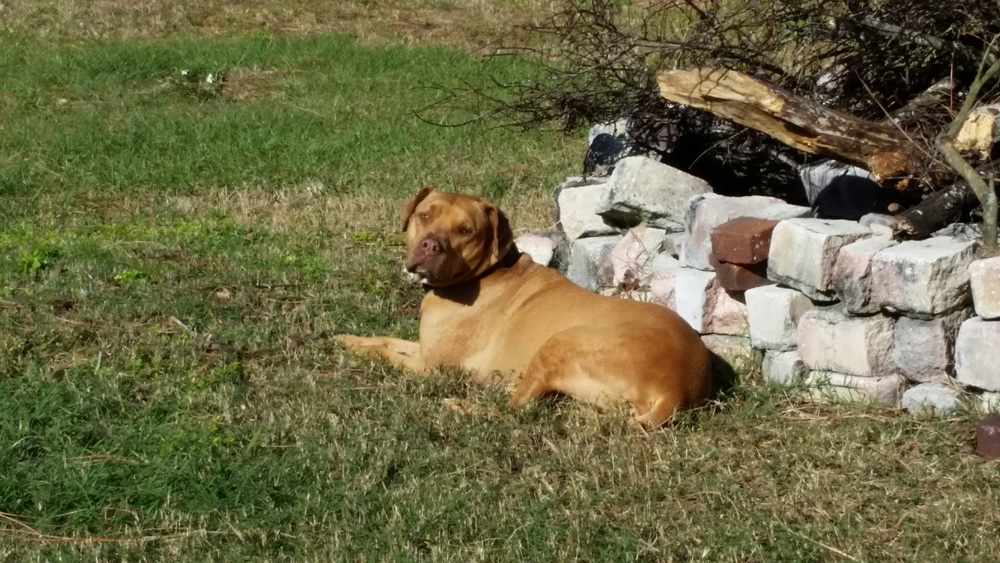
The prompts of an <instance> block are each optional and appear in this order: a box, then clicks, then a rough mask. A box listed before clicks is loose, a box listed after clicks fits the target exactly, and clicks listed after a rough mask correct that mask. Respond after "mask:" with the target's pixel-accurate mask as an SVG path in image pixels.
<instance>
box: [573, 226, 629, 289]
mask: <svg viewBox="0 0 1000 563" xmlns="http://www.w3.org/2000/svg"><path fill="white" fill-rule="evenodd" d="M621 238H622V237H621V236H608V237H593V238H583V239H578V240H575V241H573V247H572V252H571V253H570V257H569V268H567V270H566V277H567V278H569V279H570V281H572V282H573V283H575V284H577V285H579V286H580V287H584V288H587V289H589V290H591V291H597V290H599V289H602V288H606V287H610V286H611V284H612V283H613V282H614V276H615V272H614V268H613V267H612V265H611V251H612V250H614V248H615V245H617V244H618V242H619V241H620V240H621Z"/></svg>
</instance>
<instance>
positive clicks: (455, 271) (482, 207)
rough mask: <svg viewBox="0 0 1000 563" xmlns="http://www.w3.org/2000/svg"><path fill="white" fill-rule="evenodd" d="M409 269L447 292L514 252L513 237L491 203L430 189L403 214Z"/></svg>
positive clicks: (501, 216) (407, 206) (416, 198)
mask: <svg viewBox="0 0 1000 563" xmlns="http://www.w3.org/2000/svg"><path fill="white" fill-rule="evenodd" d="M401 218H402V220H403V231H405V232H406V247H407V256H406V270H407V271H408V272H410V273H412V274H414V275H415V276H418V277H419V278H420V281H421V282H422V283H423V284H424V285H427V286H430V287H446V286H449V285H455V284H458V283H462V282H465V281H469V280H471V279H475V278H477V277H479V276H481V275H482V274H483V273H485V272H486V271H487V270H488V269H490V268H491V267H492V266H493V265H495V264H497V263H498V262H500V261H501V260H503V259H504V257H505V256H506V255H507V253H508V252H509V251H510V249H511V247H512V246H513V244H514V235H513V233H512V232H511V230H510V224H509V223H508V222H507V218H506V217H505V216H504V214H503V213H502V212H501V211H500V210H499V209H497V208H496V206H494V205H493V204H491V203H489V202H488V201H485V200H482V199H479V198H476V197H471V196H467V195H462V194H450V193H441V192H438V191H436V190H435V189H434V188H431V187H425V188H423V189H421V190H420V192H419V193H418V194H417V195H415V196H413V197H412V198H410V200H409V201H407V202H406V204H405V205H404V206H403V211H402V213H401Z"/></svg>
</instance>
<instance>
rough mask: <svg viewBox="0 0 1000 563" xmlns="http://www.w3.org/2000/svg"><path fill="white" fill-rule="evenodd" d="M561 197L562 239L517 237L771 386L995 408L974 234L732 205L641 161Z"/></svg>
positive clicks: (989, 291) (995, 292) (929, 405)
mask: <svg viewBox="0 0 1000 563" xmlns="http://www.w3.org/2000/svg"><path fill="white" fill-rule="evenodd" d="M556 199H557V207H558V215H559V228H560V232H558V233H532V234H529V235H525V236H522V237H520V238H519V239H518V246H519V247H521V248H522V250H524V251H526V252H528V253H529V254H531V255H532V256H533V257H535V259H536V260H537V261H539V262H541V263H543V264H546V265H550V264H553V262H554V263H555V265H556V266H557V267H560V268H561V269H563V270H564V271H565V272H566V275H567V276H568V277H569V278H570V279H571V280H573V281H574V282H575V283H577V284H579V285H581V286H583V287H586V288H588V289H591V290H594V291H599V292H601V293H605V294H609V295H620V296H622V297H623V298H630V299H640V300H645V301H651V302H654V303H658V304H661V305H663V306H665V307H669V308H671V309H673V310H675V311H677V313H678V314H680V316H681V317H683V318H684V320H686V321H687V322H688V323H689V324H690V325H691V326H692V327H694V328H695V329H696V330H698V331H699V332H700V333H701V334H702V335H704V336H703V338H704V339H705V341H706V343H707V344H708V345H709V346H710V347H711V348H713V349H715V350H716V351H717V352H719V353H720V354H721V355H723V356H725V357H727V358H728V359H729V360H730V361H731V362H733V363H734V364H736V365H737V367H746V364H754V363H755V364H756V365H758V366H759V368H760V371H761V373H762V375H763V378H764V379H765V380H767V381H770V382H774V383H777V384H780V385H791V386H796V387H801V388H804V389H807V390H809V392H811V393H813V394H816V395H820V396H824V397H830V396H833V397H837V398H840V399H848V400H857V399H860V400H874V401H878V402H882V403H886V404H890V405H897V406H901V407H902V408H904V409H907V410H911V411H917V410H920V411H927V410H930V411H933V412H938V413H946V412H950V411H953V410H955V409H957V408H959V407H960V406H961V405H962V404H963V403H965V404H971V405H973V406H975V407H977V408H983V409H984V410H996V408H997V406H998V403H1000V369H998V368H997V366H996V364H994V363H993V362H994V361H998V360H996V359H994V358H1000V355H998V354H1000V353H998V352H997V351H996V350H994V348H993V347H997V348H1000V258H993V259H988V260H976V259H975V251H976V249H977V246H978V242H977V241H976V240H975V239H970V238H969V237H964V238H959V237H955V236H937V237H933V238H930V239H927V240H922V241H906V242H899V241H895V240H892V238H891V232H890V231H889V230H888V229H886V228H885V227H882V226H880V224H879V223H880V222H879V221H878V220H877V218H874V220H868V218H863V219H862V221H861V222H853V221H843V220H827V219H815V218H811V216H810V215H811V210H810V209H809V208H807V207H800V206H794V205H789V204H787V203H785V202H784V201H781V200H778V199H774V198H769V197H763V196H748V197H736V198H733V197H723V196H720V195H717V194H713V193H711V188H710V187H709V186H708V185H707V184H705V183H704V182H703V181H702V180H700V179H697V178H694V177H692V176H689V175H687V174H685V173H684V172H681V171H678V170H675V169H673V168H670V167H668V166H666V165H663V164H661V163H659V162H656V161H653V160H649V159H646V158H644V157H630V158H627V159H624V160H621V161H619V162H618V164H617V166H616V167H615V170H614V172H613V173H612V174H611V176H610V177H606V178H591V179H583V178H570V179H567V180H566V181H565V182H564V183H563V184H561V185H560V186H559V187H558V188H557V190H556ZM755 358H756V360H759V361H755ZM741 364H742V365H741Z"/></svg>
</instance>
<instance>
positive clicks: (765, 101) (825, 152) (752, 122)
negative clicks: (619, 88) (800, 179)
mask: <svg viewBox="0 0 1000 563" xmlns="http://www.w3.org/2000/svg"><path fill="white" fill-rule="evenodd" d="M657 80H658V83H659V87H660V95H661V96H663V97H664V98H666V99H668V100H670V101H673V102H677V103H680V104H684V105H688V106H692V107H696V108H700V109H703V110H706V111H708V112H710V113H712V114H714V115H717V116H719V117H722V118H725V119H730V120H732V121H735V122H737V123H739V124H741V125H744V126H746V127H750V128H752V129H756V130H758V131H762V132H764V133H766V134H768V135H770V136H771V137H774V138H775V139H778V140H779V141H781V142H783V143H785V144H786V145H789V146H791V147H794V148H796V149H799V150H801V151H803V152H807V153H810V154H816V155H820V156H827V157H831V158H836V159H838V160H842V161H845V162H850V163H852V164H857V165H858V166H862V167H864V168H867V169H868V170H871V171H872V173H874V174H875V176H876V178H877V179H878V181H879V182H880V183H882V182H884V181H887V180H888V181H892V180H899V187H901V188H905V187H907V183H908V180H909V179H910V178H912V177H915V176H919V175H921V174H922V173H924V172H925V169H926V166H925V164H924V162H923V159H922V158H921V157H920V152H919V149H918V148H917V146H916V145H915V144H914V143H912V142H911V141H910V140H909V139H908V138H907V137H906V135H905V134H903V132H902V131H900V130H899V129H898V128H897V127H894V126H892V125H888V124H882V123H874V122H871V121H866V120H864V119H860V118H857V117H854V116H852V115H850V114H847V113H843V112H840V111H836V110H832V109H829V108H826V107H824V106H822V105H820V104H818V103H816V102H814V101H812V100H809V99H808V98H804V97H802V96H797V95H795V94H792V93H790V92H786V91H784V90H782V89H780V88H777V87H775V86H771V85H769V84H765V83H764V82H761V81H759V80H757V79H755V78H752V77H750V76H747V75H745V74H742V73H740V72H737V71H733V70H725V69H718V68H700V69H694V70H672V71H667V72H663V73H660V74H659V75H658V77H657Z"/></svg>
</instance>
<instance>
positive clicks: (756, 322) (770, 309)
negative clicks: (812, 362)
mask: <svg viewBox="0 0 1000 563" xmlns="http://www.w3.org/2000/svg"><path fill="white" fill-rule="evenodd" d="M744 298H745V299H746V304H747V316H748V318H749V322H750V340H751V342H753V345H754V347H755V348H766V349H768V350H791V349H792V348H795V347H796V346H797V345H798V336H797V327H798V323H799V318H800V317H801V316H802V315H803V314H804V313H805V312H806V311H809V310H812V309H814V308H815V305H813V302H812V301H810V300H809V298H808V297H806V296H805V295H803V294H802V293H800V292H798V291H796V290H794V289H789V288H787V287H778V286H775V285H768V286H763V287H758V288H754V289H751V290H748V291H747V292H746V293H745V294H744Z"/></svg>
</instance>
